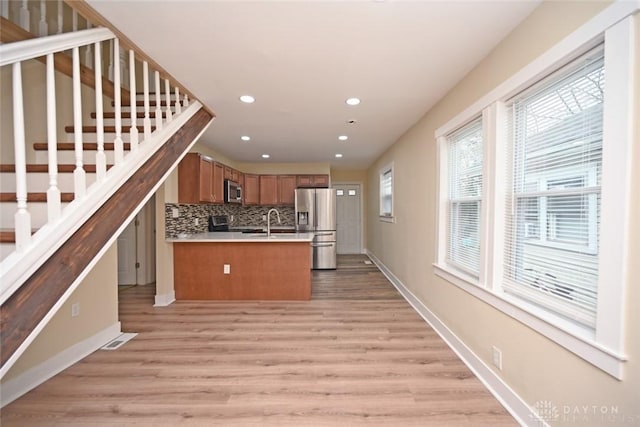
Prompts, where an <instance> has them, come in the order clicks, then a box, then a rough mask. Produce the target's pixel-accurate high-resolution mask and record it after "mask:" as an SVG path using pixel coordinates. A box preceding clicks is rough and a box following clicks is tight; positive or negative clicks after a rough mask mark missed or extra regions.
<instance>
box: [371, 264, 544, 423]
mask: <svg viewBox="0 0 640 427" xmlns="http://www.w3.org/2000/svg"><path fill="white" fill-rule="evenodd" d="M367 255H368V256H369V258H370V259H371V260H372V261H373V262H374V263H375V264H376V266H377V267H378V268H379V269H380V271H381V272H382V273H383V274H384V275H385V276H386V277H387V279H389V281H390V282H391V283H392V284H393V286H395V288H396V289H397V290H398V292H400V294H401V295H402V296H403V297H404V299H405V300H406V301H407V302H408V303H409V304H410V305H411V307H413V309H414V310H415V311H416V312H417V313H418V314H419V315H420V316H421V317H422V318H423V319H424V320H425V321H426V322H427V323H428V324H429V326H431V328H433V330H434V331H436V333H437V334H438V335H439V336H440V338H442V340H443V341H444V342H445V343H446V344H447V345H448V346H449V348H451V349H452V350H453V351H454V352H455V353H456V354H457V355H458V357H459V358H460V359H461V360H462V361H463V362H464V364H465V365H466V366H467V367H468V368H469V369H470V370H471V372H473V374H474V375H475V376H476V377H477V378H478V379H479V380H480V381H481V382H482V384H484V386H485V387H487V389H488V390H489V392H490V393H491V394H492V395H493V396H494V397H495V398H496V399H497V400H498V402H500V404H501V405H502V406H503V407H504V408H505V409H506V410H507V411H508V412H509V413H510V414H511V416H513V417H514V418H515V420H516V421H517V422H518V423H519V424H520V425H524V426H527V425H531V426H538V427H539V426H540V421H539V419H538V416H537V415H536V413H535V412H534V411H533V410H532V409H531V408H530V407H529V406H528V405H527V403H526V402H525V401H524V400H522V398H521V397H520V396H518V394H517V393H516V392H515V391H514V390H513V389H512V388H511V387H509V385H508V384H507V383H506V382H504V380H503V379H502V378H500V377H499V376H498V375H497V374H496V373H495V372H494V371H493V369H491V368H490V367H489V366H488V365H487V364H486V363H484V361H483V360H482V359H481V358H480V357H478V356H477V355H476V354H475V353H474V352H473V351H472V350H471V349H470V348H469V347H467V345H466V344H465V343H464V342H463V341H462V340H461V339H460V338H459V337H458V336H457V335H456V334H455V333H454V332H453V331H452V330H451V329H449V328H448V327H447V325H446V324H445V323H444V322H442V321H441V320H440V319H439V318H438V317H437V316H436V315H435V314H434V313H433V312H432V311H431V310H429V308H427V307H426V306H425V305H424V304H423V303H422V302H421V301H420V300H419V299H418V297H416V296H415V295H414V294H413V293H412V292H411V291H410V290H409V289H408V288H407V287H406V286H405V285H404V283H402V281H400V279H398V278H397V277H396V276H395V275H394V274H393V273H392V272H391V270H389V269H388V268H387V266H385V265H384V264H383V263H382V262H381V261H380V260H379V259H378V258H377V257H376V256H375V255H374V254H373V253H371V252H367Z"/></svg>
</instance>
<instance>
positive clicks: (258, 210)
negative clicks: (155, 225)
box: [164, 203, 296, 237]
mask: <svg viewBox="0 0 640 427" xmlns="http://www.w3.org/2000/svg"><path fill="white" fill-rule="evenodd" d="M273 207H275V208H276V209H278V212H279V213H280V220H281V221H282V222H281V223H280V224H277V222H276V221H275V219H273V216H272V217H271V220H272V223H271V225H272V226H274V225H278V226H289V227H294V226H295V225H296V223H295V209H294V208H293V206H237V205H229V204H224V205H202V204H182V203H166V204H165V206H164V218H165V234H166V237H175V236H177V235H178V234H180V233H188V234H193V233H201V232H204V231H207V221H208V219H209V215H227V216H228V217H229V220H230V226H231V227H266V226H267V222H266V221H263V220H262V216H263V215H266V214H267V212H269V209H271V208H273ZM174 209H178V218H174V217H173V210H174ZM232 217H233V220H231V218H232ZM196 219H197V220H198V225H196V224H195V220H196Z"/></svg>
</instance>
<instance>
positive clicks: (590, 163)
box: [504, 48, 605, 328]
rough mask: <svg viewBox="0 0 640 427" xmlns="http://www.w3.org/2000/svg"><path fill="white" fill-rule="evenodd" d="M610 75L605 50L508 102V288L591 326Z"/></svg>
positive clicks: (506, 284)
mask: <svg viewBox="0 0 640 427" xmlns="http://www.w3.org/2000/svg"><path fill="white" fill-rule="evenodd" d="M604 77H605V73H604V54H603V51H602V48H599V49H596V50H594V51H591V52H589V53H588V54H586V55H585V56H583V57H581V58H579V59H578V60H576V61H574V62H572V63H571V64H570V65H569V66H568V67H565V69H563V70H561V71H560V72H558V73H556V74H555V75H552V76H551V77H550V78H548V79H546V80H544V81H543V82H541V83H540V84H538V85H536V86H534V87H533V88H532V89H530V90H528V91H527V92H526V93H525V94H523V95H522V96H519V97H517V98H516V99H514V100H513V101H512V102H510V103H509V104H510V105H509V108H510V111H509V117H510V122H511V123H510V126H509V129H511V135H510V137H509V141H510V148H511V150H512V153H513V155H512V158H513V160H512V163H511V165H510V170H509V172H508V176H510V177H511V182H512V190H511V192H510V197H509V198H508V202H507V214H506V219H507V221H506V247H505V253H506V256H505V260H504V274H505V277H504V290H505V292H507V293H510V294H512V295H515V296H517V297H519V298H523V299H525V300H527V301H529V302H532V303H534V304H537V305H540V306H541V307H543V308H544V309H546V310H549V311H552V312H553V313H555V314H557V315H560V316H564V317H566V318H568V319H571V320H573V321H577V322H579V323H581V324H583V325H585V326H587V327H589V328H594V327H595V321H596V308H597V307H596V303H597V283H598V238H597V236H598V229H599V222H600V214H599V211H600V176H601V170H602V117H603V110H602V105H603V100H604V85H605V78H604Z"/></svg>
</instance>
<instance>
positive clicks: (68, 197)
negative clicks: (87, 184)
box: [0, 192, 74, 203]
mask: <svg viewBox="0 0 640 427" xmlns="http://www.w3.org/2000/svg"><path fill="white" fill-rule="evenodd" d="M60 198H61V200H62V201H63V202H71V201H73V198H74V194H73V193H61V194H60ZM15 201H16V193H0V202H15ZM46 201H47V193H42V192H38V193H27V203H29V202H46Z"/></svg>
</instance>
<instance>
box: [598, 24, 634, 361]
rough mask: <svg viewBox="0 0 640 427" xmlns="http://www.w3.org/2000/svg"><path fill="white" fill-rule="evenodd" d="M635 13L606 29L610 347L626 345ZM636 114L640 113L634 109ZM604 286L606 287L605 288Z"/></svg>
mask: <svg viewBox="0 0 640 427" xmlns="http://www.w3.org/2000/svg"><path fill="white" fill-rule="evenodd" d="M634 40H635V39H634V19H633V17H632V16H629V17H627V18H626V19H625V20H623V21H622V22H619V23H618V24H616V25H615V26H613V27H611V28H610V29H609V30H607V32H606V33H605V65H604V66H605V73H606V75H607V77H606V79H607V82H606V90H605V94H604V113H603V114H604V117H603V135H602V139H603V141H605V143H603V144H602V185H601V186H602V192H601V194H602V196H601V197H602V198H601V202H600V248H602V249H601V250H600V254H599V257H600V258H599V265H598V291H600V292H598V307H597V317H596V319H597V324H596V339H597V340H598V342H600V343H602V344H603V345H605V346H607V347H612V348H617V349H619V350H620V351H623V349H624V341H625V336H624V332H625V327H624V326H625V315H626V313H625V312H624V310H621V307H626V306H627V304H626V303H625V295H626V292H625V291H626V289H625V288H626V287H627V286H625V285H626V284H627V283H626V282H628V281H629V277H628V276H627V267H628V266H629V261H628V258H629V257H628V246H629V244H628V241H629V238H626V236H628V230H629V229H630V224H631V213H630V209H631V203H630V202H629V201H630V200H631V199H632V198H631V188H632V181H631V179H632V178H631V177H632V173H631V165H632V160H631V159H632V158H633V151H632V146H633V125H634V118H637V117H636V116H635V115H634V111H633V109H634V96H635V93H636V90H635V86H634V84H635V83H636V81H635V79H637V76H634V72H636V71H635V70H634V67H635V58H634V52H635V51H636V50H637V49H638V46H634V44H635V43H634ZM635 114H637V113H635ZM604 289H606V290H607V291H606V292H601V291H602V290H604Z"/></svg>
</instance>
